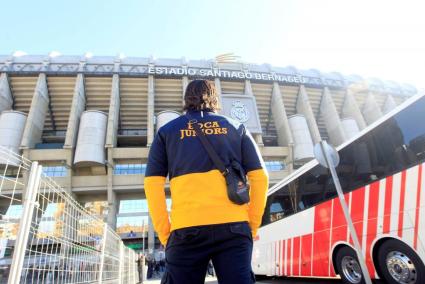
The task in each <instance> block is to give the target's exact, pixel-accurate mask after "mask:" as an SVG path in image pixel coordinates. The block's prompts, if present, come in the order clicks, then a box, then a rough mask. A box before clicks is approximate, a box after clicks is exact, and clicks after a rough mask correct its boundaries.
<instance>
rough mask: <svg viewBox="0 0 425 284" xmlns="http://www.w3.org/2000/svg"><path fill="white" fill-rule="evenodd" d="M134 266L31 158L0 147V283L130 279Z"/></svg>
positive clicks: (101, 225)
mask: <svg viewBox="0 0 425 284" xmlns="http://www.w3.org/2000/svg"><path fill="white" fill-rule="evenodd" d="M10 208H12V209H16V210H9V209H10ZM11 211H14V213H11ZM8 251H11V252H13V253H9V256H8V255H7V254H8V253H7V252H8ZM136 269H137V266H136V254H135V252H134V251H133V250H131V249H129V248H127V247H125V246H124V244H123V242H122V241H121V239H120V237H119V236H118V235H117V234H116V233H115V232H114V231H113V230H112V229H111V228H110V227H108V226H107V224H106V223H105V222H104V221H103V220H101V219H99V218H97V217H96V216H93V215H91V214H90V212H89V211H87V210H86V209H85V208H84V207H82V206H81V205H80V204H79V203H78V202H77V201H76V199H75V198H74V197H73V196H72V193H69V192H67V191H66V190H65V189H63V188H62V187H61V186H59V185H58V184H57V183H56V182H55V181H54V180H52V179H51V178H49V177H47V176H45V175H44V174H43V173H42V166H40V165H39V164H38V163H37V162H31V161H29V160H27V159H25V158H24V157H22V156H19V155H17V154H15V153H13V152H11V151H10V150H8V149H6V148H3V147H0V283H13V284H16V283H136V282H137V279H138V277H137V275H136Z"/></svg>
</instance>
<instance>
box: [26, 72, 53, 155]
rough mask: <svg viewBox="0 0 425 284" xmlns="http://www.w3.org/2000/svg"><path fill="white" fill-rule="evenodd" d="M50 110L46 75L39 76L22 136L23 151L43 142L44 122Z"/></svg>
mask: <svg viewBox="0 0 425 284" xmlns="http://www.w3.org/2000/svg"><path fill="white" fill-rule="evenodd" d="M48 108H49V95H48V90H47V81H46V74H44V73H41V74H40V75H39V76H38V80H37V85H36V87H35V91H34V95H33V97H32V101H31V107H30V111H29V114H28V118H27V122H26V124H25V129H24V134H23V135H22V141H21V149H28V148H34V146H35V144H36V143H39V142H41V136H42V135H43V128H44V121H45V119H46V114H47V112H48Z"/></svg>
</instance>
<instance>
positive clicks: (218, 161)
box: [186, 113, 228, 176]
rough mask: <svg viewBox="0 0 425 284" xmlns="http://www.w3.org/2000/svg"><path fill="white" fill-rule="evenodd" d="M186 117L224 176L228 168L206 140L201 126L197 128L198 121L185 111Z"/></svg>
mask: <svg viewBox="0 0 425 284" xmlns="http://www.w3.org/2000/svg"><path fill="white" fill-rule="evenodd" d="M186 117H187V118H188V119H189V123H190V124H191V125H192V127H193V129H195V133H196V136H197V137H199V140H200V141H201V144H202V146H204V148H205V150H206V151H207V153H208V156H210V159H211V160H212V161H213V163H214V165H215V166H216V167H217V168H218V170H219V171H220V172H221V173H222V174H223V175H224V176H226V175H227V174H228V170H227V169H226V166H225V165H224V163H223V161H222V160H221V159H220V157H219V156H218V154H217V153H216V151H214V148H213V147H212V145H211V143H210V141H208V139H207V137H206V136H205V134H204V132H202V130H201V128H199V125H198V121H197V120H196V119H193V118H192V117H191V116H190V115H189V114H188V113H186Z"/></svg>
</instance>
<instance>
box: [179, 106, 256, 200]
mask: <svg viewBox="0 0 425 284" xmlns="http://www.w3.org/2000/svg"><path fill="white" fill-rule="evenodd" d="M186 116H187V118H188V119H189V123H190V124H192V126H193V128H194V129H195V133H196V136H198V137H199V139H200V140H201V143H202V145H203V146H204V148H205V150H206V151H207V153H208V155H209V156H210V158H211V160H212V161H213V163H214V165H215V166H216V167H217V168H218V170H219V171H220V172H221V174H222V175H223V176H224V178H225V179H226V185H227V196H228V197H229V199H230V201H232V202H233V203H236V204H238V205H242V204H245V203H248V202H249V185H248V184H247V180H246V174H245V171H244V169H243V168H242V165H241V164H240V163H239V162H238V161H237V160H235V159H233V160H232V161H231V163H230V165H229V166H227V167H226V166H225V165H224V164H223V161H222V160H221V159H220V157H219V156H218V155H217V153H216V152H215V151H214V148H213V147H212V146H211V144H210V142H209V141H208V139H207V137H206V136H205V134H204V133H203V132H202V130H201V129H200V128H199V125H198V124H197V123H198V121H197V120H196V119H191V117H190V116H189V114H186Z"/></svg>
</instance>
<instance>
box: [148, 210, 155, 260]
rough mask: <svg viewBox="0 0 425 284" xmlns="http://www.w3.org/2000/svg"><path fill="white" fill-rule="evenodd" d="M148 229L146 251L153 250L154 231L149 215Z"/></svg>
mask: <svg viewBox="0 0 425 284" xmlns="http://www.w3.org/2000/svg"><path fill="white" fill-rule="evenodd" d="M148 222H149V227H148V251H149V252H150V251H153V250H154V249H155V229H154V227H153V223H152V218H151V216H150V215H149V221H148Z"/></svg>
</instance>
